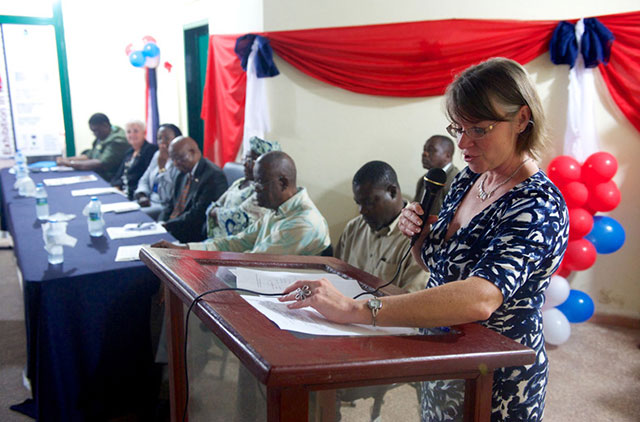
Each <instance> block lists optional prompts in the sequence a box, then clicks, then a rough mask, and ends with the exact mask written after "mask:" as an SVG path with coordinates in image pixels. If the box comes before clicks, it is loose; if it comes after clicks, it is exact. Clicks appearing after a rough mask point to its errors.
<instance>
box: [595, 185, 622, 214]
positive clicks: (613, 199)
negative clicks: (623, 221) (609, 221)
mask: <svg viewBox="0 0 640 422" xmlns="http://www.w3.org/2000/svg"><path fill="white" fill-rule="evenodd" d="M620 199H621V198H620V190H619V189H618V186H616V182H614V181H613V180H610V181H608V182H604V183H598V184H597V185H595V186H592V187H591V188H590V189H589V198H587V207H588V208H590V209H592V210H595V211H611V210H613V209H615V207H617V206H618V204H619V203H620Z"/></svg>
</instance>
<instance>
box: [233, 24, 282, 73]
mask: <svg viewBox="0 0 640 422" xmlns="http://www.w3.org/2000/svg"><path fill="white" fill-rule="evenodd" d="M255 40H257V41H258V44H257V45H258V47H257V48H258V50H257V53H256V58H255V69H256V73H257V75H258V78H269V77H272V76H277V75H279V74H280V71H279V70H278V68H277V67H276V64H275V63H274V62H273V50H272V49H271V43H269V40H268V39H267V38H265V37H263V36H260V35H255V34H247V35H243V36H241V37H239V38H238V40H237V41H236V47H235V52H236V55H237V56H238V58H239V59H240V65H241V66H242V69H243V70H244V71H245V72H246V71H247V65H248V63H249V56H250V55H251V47H252V46H253V43H254V41H255Z"/></svg>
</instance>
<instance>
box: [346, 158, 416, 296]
mask: <svg viewBox="0 0 640 422" xmlns="http://www.w3.org/2000/svg"><path fill="white" fill-rule="evenodd" d="M352 188H353V198H354V200H355V202H356V204H358V207H359V210H360V215H359V216H358V217H356V218H354V219H353V220H351V221H349V223H347V226H346V227H345V229H344V231H343V232H342V235H341V236H340V240H339V242H338V246H337V247H336V251H335V256H336V257H337V258H340V259H341V260H343V261H345V262H347V263H348V264H351V265H353V266H354V267H357V268H360V269H362V270H364V271H366V272H368V273H370V274H373V275H375V276H376V277H378V278H380V279H382V280H384V281H390V280H391V279H392V278H393V275H394V274H395V272H396V270H397V267H398V264H399V262H400V259H401V258H402V256H403V255H404V253H405V252H406V251H407V249H408V247H409V242H410V239H408V238H407V237H405V236H404V235H403V234H402V233H401V232H400V230H399V229H398V227H397V225H398V219H399V217H400V211H402V209H403V208H404V206H405V205H406V204H405V202H404V200H403V199H402V193H401V191H400V186H399V184H398V178H397V176H396V172H395V171H394V170H393V168H392V167H391V166H390V165H389V164H387V163H385V162H383V161H371V162H368V163H367V164H365V165H364V166H362V167H361V168H360V170H358V172H357V173H356V174H355V176H354V177H353V183H352ZM427 278H428V274H427V273H425V272H424V271H423V270H422V269H421V268H420V266H419V265H418V264H417V263H416V262H415V261H414V260H413V259H412V257H411V256H409V257H407V259H406V260H405V261H404V263H403V264H402V266H401V267H400V273H399V274H398V277H397V278H396V280H395V281H394V284H396V285H397V286H399V287H402V288H405V289H407V290H408V291H410V292H415V291H418V290H422V289H424V288H425V286H426V284H427Z"/></svg>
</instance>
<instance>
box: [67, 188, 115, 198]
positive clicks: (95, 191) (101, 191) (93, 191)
mask: <svg viewBox="0 0 640 422" xmlns="http://www.w3.org/2000/svg"><path fill="white" fill-rule="evenodd" d="M110 193H117V194H120V195H122V196H124V193H122V191H120V190H118V189H117V188H113V187H109V188H88V189H76V190H72V191H71V196H96V195H106V194H110Z"/></svg>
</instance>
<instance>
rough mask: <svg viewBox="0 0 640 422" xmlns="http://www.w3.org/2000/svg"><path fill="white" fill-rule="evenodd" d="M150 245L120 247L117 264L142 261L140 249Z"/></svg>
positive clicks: (117, 253)
mask: <svg viewBox="0 0 640 422" xmlns="http://www.w3.org/2000/svg"><path fill="white" fill-rule="evenodd" d="M145 246H149V244H144V245H130V246H120V247H119V248H118V252H116V262H128V261H139V260H140V249H142V248H144V247H145Z"/></svg>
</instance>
